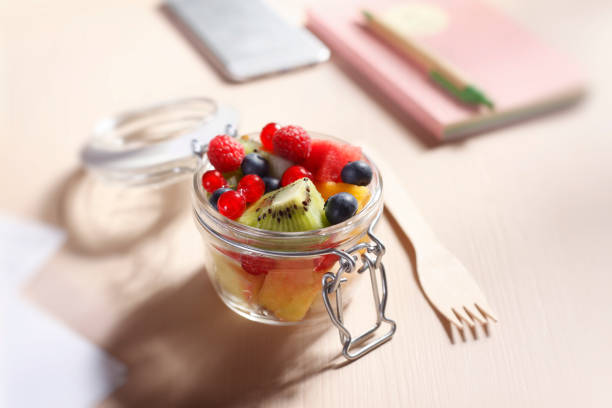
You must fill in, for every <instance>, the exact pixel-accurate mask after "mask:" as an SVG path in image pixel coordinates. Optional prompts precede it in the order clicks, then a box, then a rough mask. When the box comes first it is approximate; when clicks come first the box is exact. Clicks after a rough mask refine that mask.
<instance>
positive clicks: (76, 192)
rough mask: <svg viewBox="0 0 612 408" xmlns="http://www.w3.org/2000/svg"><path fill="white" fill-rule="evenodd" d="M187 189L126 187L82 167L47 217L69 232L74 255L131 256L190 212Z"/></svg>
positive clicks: (183, 185)
mask: <svg viewBox="0 0 612 408" xmlns="http://www.w3.org/2000/svg"><path fill="white" fill-rule="evenodd" d="M187 187H188V186H187V184H186V183H176V184H172V185H166V186H163V187H159V188H155V187H130V186H124V185H121V184H120V183H112V182H110V181H107V180H104V179H101V178H98V177H95V176H94V175H92V174H90V173H88V172H87V171H85V170H84V169H82V168H79V169H77V170H75V171H73V172H72V173H70V174H69V175H68V176H67V177H66V178H65V179H64V180H63V181H62V182H61V183H60V184H59V186H58V187H57V188H56V189H55V191H54V192H52V194H51V195H50V199H49V201H48V203H47V207H46V208H45V212H46V214H45V219H47V220H48V221H49V222H52V223H54V224H56V225H58V226H59V227H61V228H62V229H64V230H65V231H66V232H67V234H68V239H67V245H66V247H67V249H68V250H70V251H71V252H74V253H77V254H79V255H83V256H105V255H117V254H125V253H129V252H130V251H131V250H132V249H133V248H134V247H135V246H136V245H138V244H139V243H141V242H142V241H143V240H145V239H146V238H148V237H152V236H155V235H158V234H159V233H161V232H162V231H163V230H164V228H165V227H166V226H167V225H168V224H169V223H171V222H172V221H173V220H174V219H175V217H176V216H177V215H178V214H179V213H180V212H181V211H184V210H185V209H187V208H189V205H190V204H189V191H188V189H187ZM177 197H184V199H177Z"/></svg>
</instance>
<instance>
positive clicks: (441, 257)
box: [364, 146, 497, 329]
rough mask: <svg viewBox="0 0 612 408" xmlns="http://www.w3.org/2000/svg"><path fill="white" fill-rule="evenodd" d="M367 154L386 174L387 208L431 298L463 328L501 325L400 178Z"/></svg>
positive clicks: (383, 176)
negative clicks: (410, 248) (409, 244)
mask: <svg viewBox="0 0 612 408" xmlns="http://www.w3.org/2000/svg"><path fill="white" fill-rule="evenodd" d="M364 151H365V152H367V156H369V157H371V158H372V159H373V160H374V162H375V163H376V165H377V167H378V169H379V171H380V173H381V175H382V179H383V185H384V202H385V209H387V210H388V211H389V212H390V213H391V215H392V216H393V218H394V219H395V220H396V221H397V223H398V224H399V226H400V227H401V228H402V230H403V231H404V233H405V234H406V235H407V236H408V238H409V239H410V241H411V242H412V245H413V247H414V250H415V253H416V269H417V275H418V277H419V281H420V283H421V287H422V288H423V292H425V296H427V299H429V301H430V302H431V304H432V305H433V306H434V307H435V308H436V309H437V310H438V311H439V312H440V313H441V314H442V315H443V316H444V317H445V318H446V319H448V320H449V321H450V322H451V323H452V324H453V325H455V326H456V327H457V328H459V329H463V323H462V322H465V323H466V324H467V325H468V326H470V327H474V325H475V324H476V323H481V324H485V323H487V321H488V320H489V319H490V320H492V321H494V322H497V318H496V317H495V315H494V313H493V311H492V309H491V307H490V306H489V304H488V302H487V300H486V298H485V296H484V294H483V293H482V291H481V290H480V288H479V287H478V285H477V284H476V281H475V280H474V278H473V277H472V276H471V275H470V273H469V272H468V271H467V269H466V268H465V267H464V266H463V265H462V264H461V262H459V260H458V259H457V258H456V257H455V256H454V255H453V254H451V253H450V252H449V251H448V250H447V249H446V248H444V246H443V245H442V244H441V243H440V241H439V240H438V239H437V238H436V236H435V234H434V233H433V231H432V230H431V228H430V227H429V225H428V224H427V222H425V219H424V218H423V216H422V215H421V214H420V212H419V210H418V208H417V207H416V205H414V203H413V202H412V200H411V199H410V197H409V196H408V194H407V193H406V191H405V188H404V187H402V183H401V182H400V180H399V178H398V177H397V175H396V174H395V173H394V172H393V170H391V169H390V168H389V166H388V165H387V164H386V163H385V161H384V160H381V159H380V155H378V154H376V153H375V152H373V150H372V149H371V148H369V147H365V146H364ZM377 157H378V158H377Z"/></svg>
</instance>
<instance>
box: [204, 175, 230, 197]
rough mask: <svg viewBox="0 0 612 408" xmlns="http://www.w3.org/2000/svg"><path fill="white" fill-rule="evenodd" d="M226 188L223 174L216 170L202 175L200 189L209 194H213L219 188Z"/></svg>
mask: <svg viewBox="0 0 612 408" xmlns="http://www.w3.org/2000/svg"><path fill="white" fill-rule="evenodd" d="M225 186H227V182H226V181H225V179H224V178H223V174H221V172H219V171H217V170H208V171H207V172H206V173H204V174H203V175H202V187H204V190H206V191H208V192H209V193H214V192H215V191H216V190H218V189H220V188H221V187H225Z"/></svg>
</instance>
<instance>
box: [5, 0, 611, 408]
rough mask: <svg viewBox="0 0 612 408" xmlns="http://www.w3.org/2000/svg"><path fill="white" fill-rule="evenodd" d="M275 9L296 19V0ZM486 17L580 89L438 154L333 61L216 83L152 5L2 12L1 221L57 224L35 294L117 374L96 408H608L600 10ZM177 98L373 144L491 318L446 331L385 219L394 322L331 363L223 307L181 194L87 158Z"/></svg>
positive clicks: (303, 343)
mask: <svg viewBox="0 0 612 408" xmlns="http://www.w3.org/2000/svg"><path fill="white" fill-rule="evenodd" d="M272 4H273V6H274V7H275V8H276V9H277V10H278V11H279V12H280V13H282V14H283V15H284V16H285V17H286V18H288V19H290V20H292V21H294V22H296V23H298V22H300V20H301V19H302V18H303V11H304V8H305V7H306V6H307V4H306V3H305V2H303V1H299V0H295V1H291V2H287V1H280V0H276V1H274V2H272ZM495 4H497V5H498V6H499V7H500V9H502V10H504V11H505V12H507V13H509V14H510V15H512V16H514V17H515V18H516V19H518V20H519V21H521V22H522V23H523V24H525V25H526V26H527V27H528V28H529V29H531V30H532V31H533V32H534V33H536V34H537V35H539V36H541V37H542V38H543V39H544V40H545V41H547V42H549V43H551V44H552V45H553V46H555V47H557V48H558V49H560V50H562V51H563V52H565V53H567V54H569V55H570V56H572V57H573V58H574V59H576V60H577V61H578V62H579V63H580V64H581V65H582V66H583V67H584V70H585V73H586V75H587V77H588V79H589V95H588V96H587V98H586V99H585V100H584V101H583V102H582V103H580V104H579V105H577V106H575V107H573V108H571V109H568V110H565V111H563V112H559V113H556V114H554V115H550V116H547V117H543V118H540V119H537V120H532V121H530V122H527V123H523V124H521V125H518V126H514V127H508V128H504V129H500V130H497V131H494V132H490V133H488V134H486V135H482V136H478V137H473V138H470V139H467V140H464V141H461V142H457V143H452V144H446V145H441V146H435V145H432V144H431V143H429V142H427V141H426V139H425V138H424V137H423V135H422V132H420V131H418V130H417V129H415V127H414V126H413V125H412V124H411V123H410V122H408V121H406V120H403V119H401V118H399V117H397V116H396V115H395V114H394V113H393V110H392V109H391V108H390V107H389V106H387V104H386V103H385V102H384V101H383V100H381V99H380V98H379V97H378V96H377V95H376V94H375V93H373V92H371V91H370V90H368V89H367V88H365V87H363V86H362V85H361V84H360V83H359V82H358V81H356V80H354V79H353V78H351V77H350V76H349V75H347V72H346V70H345V69H344V68H342V66H341V65H340V64H338V63H337V61H334V60H333V59H332V61H330V62H328V63H325V64H322V65H319V66H316V67H313V68H309V69H304V70H300V71H297V72H292V73H287V74H285V75H282V76H276V77H270V78H265V79H261V80H257V81H253V82H249V83H245V84H240V85H236V84H228V83H226V82H224V81H223V80H222V79H220V77H219V76H218V74H217V73H216V72H215V71H214V70H213V69H212V68H211V67H210V65H209V64H208V63H207V62H206V60H204V59H203V58H202V57H201V56H200V55H199V54H198V53H197V52H196V51H195V50H194V49H193V48H192V47H191V46H190V45H189V43H187V42H186V41H185V39H184V38H183V36H182V35H181V34H180V33H179V32H178V31H177V30H176V28H175V27H174V26H173V25H172V24H171V23H170V22H169V21H168V18H167V17H166V16H165V15H164V13H163V12H162V11H161V9H160V7H159V1H157V0H138V1H130V2H126V1H119V0H106V1H97V2H92V1H87V2H83V1H72V0H61V1H55V2H33V1H24V2H12V3H10V4H9V3H8V2H7V3H3V4H2V5H1V6H0V16H1V20H0V47H1V48H0V50H1V51H2V54H0V89H1V92H0V149H1V151H2V160H1V161H0V186H1V187H2V194H0V211H2V212H5V213H8V214H13V215H15V216H19V217H24V218H28V219H35V220H39V221H41V222H46V223H50V224H53V225H57V226H59V227H60V228H62V229H64V230H66V232H67V234H68V241H67V243H66V244H65V245H64V247H63V248H62V249H61V250H60V251H59V252H58V253H57V254H56V255H55V256H54V257H53V258H52V259H51V260H50V261H49V262H48V263H47V264H45V265H44V267H43V268H42V270H40V271H39V273H38V274H37V275H36V277H35V279H34V280H33V281H32V282H31V284H30V285H29V287H28V288H27V293H28V295H29V296H30V297H31V298H32V299H33V300H34V301H35V302H36V303H37V304H39V305H40V306H41V307H42V308H44V309H45V310H47V311H48V312H49V313H51V314H53V315H54V316H56V317H57V318H59V319H61V321H63V322H65V324H66V325H68V326H69V327H71V328H72V329H74V330H76V331H77V332H79V333H81V334H82V335H84V336H86V337H87V338H88V339H90V340H91V341H93V342H95V343H96V344H98V345H100V346H101V347H103V348H104V349H105V350H107V351H108V352H109V353H111V354H112V355H113V356H115V357H116V358H118V359H119V360H121V361H122V362H124V363H125V364H126V365H127V368H128V377H127V382H126V383H125V385H124V386H123V387H122V388H120V389H118V390H117V391H116V392H115V393H114V394H113V395H111V396H110V397H109V398H108V399H107V400H106V401H104V402H103V403H102V406H103V407H127V406H147V407H157V406H159V407H171V406H225V405H234V406H269V407H285V406H291V407H302V406H303V407H316V406H317V407H373V406H387V407H457V408H458V407H577V406H580V407H610V406H612V392H611V391H610V390H611V389H612V319H611V317H610V316H611V314H612V270H611V265H612V250H611V244H612V115H611V114H610V112H611V109H612V108H611V107H612V76H611V73H612V53H611V52H610V40H611V39H612V24H611V22H612V7H611V5H610V2H609V1H608V0H586V1H581V2H557V1H554V0H541V1H531V2H524V1H522V2H513V1H510V0H506V1H502V0H498V1H495ZM184 96H210V97H213V98H215V99H217V100H220V101H223V102H226V103H229V104H231V105H233V106H234V107H236V108H237V109H238V110H239V111H240V114H241V130H244V131H251V130H257V129H259V128H261V126H263V125H264V124H265V123H267V122H269V121H278V122H281V123H294V124H299V125H302V126H304V127H305V128H307V129H313V130H319V131H322V132H324V133H327V134H331V135H337V136H340V137H343V138H346V139H348V140H351V139H355V140H365V141H367V142H368V143H370V144H375V145H376V147H377V148H378V150H379V151H380V152H382V153H383V154H384V156H385V158H386V160H388V164H389V165H390V166H392V167H393V168H395V169H396V170H397V171H398V174H399V175H400V177H401V179H402V182H403V184H404V187H405V188H406V191H407V192H408V193H409V194H410V196H411V197H412V198H413V199H414V201H415V202H416V203H417V205H418V206H419V207H420V209H421V211H422V213H423V214H424V216H425V218H426V219H427V220H428V222H429V223H430V225H431V226H432V228H433V229H434V230H435V231H436V233H437V235H438V236H439V238H440V240H441V241H442V242H443V243H444V244H445V245H446V246H447V248H448V249H450V250H451V251H452V252H453V253H454V254H455V255H456V256H457V257H458V258H459V259H460V260H461V261H462V262H463V263H464V264H465V266H466V267H467V268H468V269H469V270H470V272H471V273H472V274H473V276H474V278H475V279H476V281H477V282H478V283H479V285H480V286H481V288H482V289H483V291H484V292H485V293H486V295H487V297H488V299H489V302H490V304H491V306H492V307H493V308H494V309H495V311H496V312H497V315H498V318H499V323H497V324H491V325H489V326H488V327H486V330H485V328H482V327H478V328H477V329H476V330H474V331H473V332H470V331H467V332H465V333H460V332H458V331H457V330H456V329H454V328H452V329H451V328H450V327H449V326H448V325H447V324H445V323H444V322H443V321H442V320H440V319H439V318H438V316H437V315H436V314H435V313H434V312H433V310H432V309H431V307H430V306H429V304H428V303H427V301H426V300H425V298H424V297H423V295H422V293H421V292H420V290H419V287H418V284H417V281H416V280H415V275H414V272H413V269H412V266H411V249H410V244H409V242H408V241H407V240H405V239H402V238H398V234H397V231H396V230H395V226H394V225H393V223H392V222H391V221H390V219H389V217H387V216H385V217H383V220H382V222H381V223H380V225H379V226H378V229H377V231H378V234H379V235H380V236H381V238H382V239H383V240H384V242H385V244H386V245H387V255H386V256H385V264H386V267H387V270H388V280H389V285H390V294H389V304H388V315H389V316H390V317H391V318H393V319H394V320H396V322H397V324H398V329H397V333H396V335H395V337H394V338H393V340H392V341H391V342H390V343H387V344H385V345H384V346H382V347H381V348H379V349H377V350H376V351H374V352H373V353H371V354H369V355H367V356H366V357H364V358H362V359H360V360H357V361H356V362H354V363H351V364H344V363H343V360H342V358H339V357H338V353H339V350H340V347H339V346H340V345H339V341H338V335H337V331H335V330H334V329H332V326H331V324H330V325H329V327H323V328H322V329H321V330H312V329H309V330H303V329H287V328H279V327H268V326H263V325H259V324H255V323H252V322H249V321H247V320H245V319H242V318H240V317H239V316H237V315H235V314H233V313H232V312H231V311H229V310H228V309H227V308H226V307H225V306H224V305H223V304H222V302H221V301H220V300H219V299H218V298H217V297H216V295H215V293H214V291H213V289H212V287H211V284H210V283H209V280H208V278H207V275H206V274H205V271H204V270H203V266H202V265H203V263H204V262H203V260H204V254H203V250H202V241H201V238H200V236H199V234H198V232H197V230H196V228H195V227H194V224H193V221H192V219H191V216H190V200H189V182H188V181H185V182H183V183H181V184H179V185H175V186H171V187H168V188H166V189H162V190H155V191H150V190H134V189H124V188H121V187H118V186H110V185H108V184H104V183H101V182H99V181H96V180H94V179H92V178H91V177H90V176H88V175H86V174H85V173H84V171H83V170H82V167H81V165H80V163H79V156H78V152H79V149H80V148H81V147H82V146H83V144H84V143H85V142H86V140H87V139H88V137H89V134H90V130H91V127H92V125H93V123H94V122H95V121H96V120H97V119H99V118H101V117H104V116H106V115H108V114H112V113H115V112H118V111H121V110H123V109H128V108H133V107H138V106H141V105H146V104H150V103H154V102H158V101H163V100H167V99H172V98H178V97H184ZM363 282H365V281H364V280H363ZM363 282H361V283H363ZM362 287H365V286H364V285H360V289H361V288H362ZM366 289H367V287H366ZM368 301H369V299H366V298H361V297H356V298H355V299H354V300H353V302H352V304H351V306H350V308H349V309H348V312H347V313H348V319H349V321H350V322H352V324H354V325H355V326H356V327H360V325H365V324H367V323H369V322H370V319H373V313H372V312H371V310H370V305H369V304H368ZM103 374H104V373H101V375H103Z"/></svg>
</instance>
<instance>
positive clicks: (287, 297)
mask: <svg viewBox="0 0 612 408" xmlns="http://www.w3.org/2000/svg"><path fill="white" fill-rule="evenodd" d="M320 292H321V274H319V273H316V272H313V271H312V270H311V269H304V270H271V271H269V272H268V274H267V275H266V279H265V281H264V283H263V286H262V287H261V290H260V291H259V297H258V300H259V304H260V305H261V306H263V307H265V308H266V309H268V310H269V311H271V312H272V313H274V314H275V315H276V317H278V318H279V319H282V320H286V321H289V322H297V321H299V320H302V319H303V318H304V316H305V315H306V313H307V312H308V310H309V309H310V306H311V305H312V302H313V301H314V300H315V297H316V296H317V294H319V293H320Z"/></svg>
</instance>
